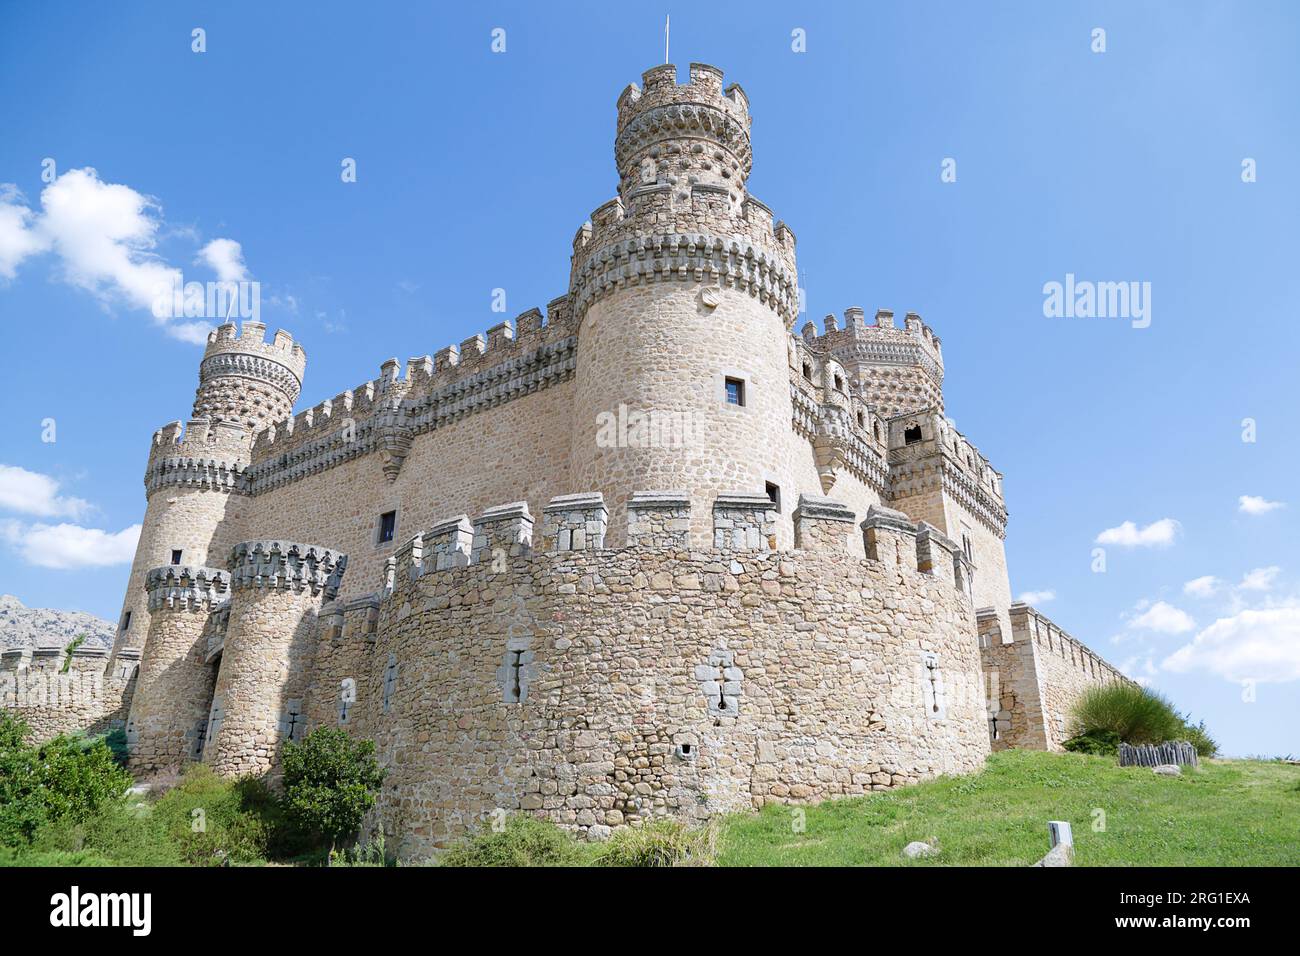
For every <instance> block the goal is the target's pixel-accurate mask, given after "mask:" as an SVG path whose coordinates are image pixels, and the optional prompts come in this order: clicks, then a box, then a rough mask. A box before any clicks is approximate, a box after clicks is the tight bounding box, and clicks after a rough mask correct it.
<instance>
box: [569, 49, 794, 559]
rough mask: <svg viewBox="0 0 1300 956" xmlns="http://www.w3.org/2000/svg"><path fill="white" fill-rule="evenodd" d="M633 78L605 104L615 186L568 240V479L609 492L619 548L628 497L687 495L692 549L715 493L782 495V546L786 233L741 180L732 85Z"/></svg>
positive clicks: (670, 75)
mask: <svg viewBox="0 0 1300 956" xmlns="http://www.w3.org/2000/svg"><path fill="white" fill-rule="evenodd" d="M642 79H643V87H642V88H638V87H637V86H635V85H632V86H629V87H628V88H627V89H626V90H625V91H624V92H623V94H622V96H620V97H619V100H618V126H617V136H616V138H615V143H614V159H615V164H616V166H617V168H618V174H619V191H618V196H617V197H616V198H615V199H613V200H611V201H610V202H608V203H606V204H605V205H603V206H601V207H600V208H599V209H597V210H596V211H595V212H593V213H592V216H591V220H590V222H588V223H585V224H584V225H583V227H582V228H581V229H580V230H579V231H578V234H577V236H576V237H575V239H574V248H573V266H572V273H571V276H570V283H569V298H570V302H571V303H572V307H573V310H574V314H575V318H576V320H577V321H578V323H579V334H578V346H577V375H576V400H575V418H574V423H573V456H574V486H575V487H577V488H596V489H599V490H601V491H603V492H605V494H606V497H607V500H608V501H609V505H610V512H611V513H610V521H609V528H610V542H611V544H613V545H615V546H617V545H619V544H622V543H623V542H624V539H625V535H626V505H627V500H628V497H629V496H630V495H631V494H633V493H634V492H637V491H665V490H673V491H679V492H680V491H684V492H687V493H688V494H689V495H690V496H691V497H692V498H693V499H695V500H696V501H697V502H698V505H697V507H695V508H694V509H693V514H694V516H695V517H694V518H693V521H694V524H693V526H692V538H693V540H694V541H695V542H696V543H697V544H699V545H705V544H707V543H708V542H710V541H711V537H712V535H711V520H712V519H711V513H710V508H709V507H707V506H705V505H706V503H707V502H708V501H710V500H711V499H712V498H713V496H714V495H716V494H717V493H718V492H730V491H746V492H759V493H762V492H765V491H767V492H770V493H771V494H773V495H781V494H782V491H783V490H784V493H785V495H786V497H787V500H786V501H784V502H782V507H781V512H782V514H781V515H780V518H779V520H778V538H779V539H780V542H781V544H782V545H783V546H787V547H788V546H790V545H791V543H792V538H793V531H792V526H791V523H790V510H791V508H792V507H793V504H794V501H795V499H796V497H797V496H796V495H795V480H794V476H795V474H796V471H797V467H798V465H797V463H796V457H797V456H796V449H795V448H794V446H793V442H792V441H788V440H786V438H785V437H784V436H785V433H786V432H787V431H789V429H781V428H779V427H777V426H779V425H780V424H781V423H787V424H788V423H789V422H790V420H791V400H790V383H789V371H788V368H789V359H788V339H789V328H790V325H791V324H792V323H793V322H794V320H795V317H796V314H797V283H796V280H795V276H796V270H795V250H794V246H795V242H794V235H793V233H792V232H791V231H790V230H789V229H788V228H786V227H785V225H784V224H780V223H778V224H776V225H774V224H773V222H772V214H771V211H770V210H768V208H767V207H766V206H764V205H763V204H762V203H761V202H759V201H758V200H756V199H754V198H753V197H752V196H750V195H748V193H747V191H746V180H747V178H748V176H749V172H750V167H751V165H752V150H751V146H750V138H749V130H750V117H749V103H748V100H747V98H746V96H745V94H744V91H742V90H741V89H740V87H739V86H736V85H732V86H730V87H728V88H726V89H725V90H724V88H723V81H722V72H721V71H720V70H718V69H716V68H715V67H712V66H707V65H704V64H700V63H693V64H691V67H690V77H689V81H688V82H687V83H684V84H679V83H677V70H676V67H674V66H672V65H664V66H658V67H655V68H654V69H652V70H649V71H647V72H646V73H645V74H644V75H643V77H642ZM804 451H805V455H806V449H805V450H804Z"/></svg>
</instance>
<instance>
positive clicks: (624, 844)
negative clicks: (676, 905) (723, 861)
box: [595, 820, 717, 866]
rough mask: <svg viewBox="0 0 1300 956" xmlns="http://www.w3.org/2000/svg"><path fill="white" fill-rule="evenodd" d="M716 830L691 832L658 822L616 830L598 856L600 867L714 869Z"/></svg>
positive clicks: (672, 822) (682, 826) (669, 822)
mask: <svg viewBox="0 0 1300 956" xmlns="http://www.w3.org/2000/svg"><path fill="white" fill-rule="evenodd" d="M716 834H717V831H716V830H715V829H714V828H713V827H707V828H705V829H691V828H690V827H688V826H686V825H685V824H684V823H679V822H677V821H676V820H656V821H654V822H653V823H646V824H643V825H642V826H638V827H625V828H623V829H621V830H616V831H615V832H614V835H613V836H612V837H610V838H609V841H608V842H607V843H606V844H605V845H604V846H603V847H601V849H600V852H599V853H598V854H597V855H596V860H595V863H596V865H597V866H710V865H712V863H713V859H714V856H715V855H716V852H717V846H716V842H717V840H716Z"/></svg>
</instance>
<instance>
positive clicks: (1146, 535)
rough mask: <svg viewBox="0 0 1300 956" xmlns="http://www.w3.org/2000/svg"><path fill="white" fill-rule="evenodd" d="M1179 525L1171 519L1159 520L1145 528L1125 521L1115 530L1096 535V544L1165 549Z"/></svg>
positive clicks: (1174, 536) (1172, 541)
mask: <svg viewBox="0 0 1300 956" xmlns="http://www.w3.org/2000/svg"><path fill="white" fill-rule="evenodd" d="M1180 527H1181V525H1179V523H1178V522H1177V521H1175V520H1174V519H1173V518H1161V519H1160V520H1159V521H1153V522H1151V524H1149V525H1147V526H1146V527H1145V528H1138V526H1137V525H1136V524H1134V523H1133V522H1132V521H1125V522H1124V523H1123V524H1121V525H1119V527H1116V528H1107V529H1106V530H1105V531H1103V532H1102V533H1101V534H1099V535H1097V540H1096V543H1097V544H1116V545H1119V546H1120V547H1124V548H1151V547H1156V548H1165V547H1168V546H1169V545H1171V544H1173V543H1174V539H1175V538H1176V537H1177V536H1178V531H1179V528H1180Z"/></svg>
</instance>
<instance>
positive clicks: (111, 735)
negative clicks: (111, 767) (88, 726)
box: [68, 727, 129, 768]
mask: <svg viewBox="0 0 1300 956" xmlns="http://www.w3.org/2000/svg"><path fill="white" fill-rule="evenodd" d="M68 739H69V740H71V741H72V742H73V744H75V745H76V747H77V748H78V749H80V750H89V749H90V748H91V747H94V746H96V745H98V744H103V745H104V746H105V747H107V748H108V752H109V753H110V754H112V755H113V762H114V763H116V764H117V765H118V766H119V767H122V768H125V767H126V761H127V757H128V755H129V752H128V750H127V746H126V731H125V730H123V729H122V728H121V727H116V728H114V729H113V730H110V731H107V732H105V733H102V734H85V733H82V732H80V731H77V732H76V733H72V734H69V735H68Z"/></svg>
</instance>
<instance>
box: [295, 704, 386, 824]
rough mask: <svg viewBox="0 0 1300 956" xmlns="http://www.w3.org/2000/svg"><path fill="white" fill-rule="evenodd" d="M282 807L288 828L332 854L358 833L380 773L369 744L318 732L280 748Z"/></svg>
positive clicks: (338, 733) (331, 731) (340, 732)
mask: <svg viewBox="0 0 1300 956" xmlns="http://www.w3.org/2000/svg"><path fill="white" fill-rule="evenodd" d="M283 760H284V806H285V811H286V813H287V816H288V819H289V822H291V823H292V824H293V825H295V826H297V827H298V828H299V829H300V830H301V831H302V832H303V833H305V834H309V835H310V836H312V837H313V838H315V839H316V840H317V841H319V842H321V843H324V842H328V843H329V845H330V848H331V849H332V848H333V847H334V845H335V844H336V843H338V841H339V840H342V839H346V838H347V837H350V836H352V835H353V834H355V833H356V832H357V831H358V830H360V829H361V822H362V820H364V819H365V815H366V813H367V812H368V811H369V810H370V808H371V807H373V806H374V805H375V795H376V794H377V793H378V792H379V786H380V784H382V783H383V780H384V771H383V770H382V769H381V768H380V766H379V764H378V762H377V761H376V760H375V744H374V741H371V740H353V739H352V738H351V737H350V736H349V735H348V733H347V731H345V730H335V729H334V728H331V727H320V728H318V729H316V730H313V731H312V732H311V733H310V734H308V735H307V737H306V739H305V740H303V742H302V743H301V744H298V743H294V742H293V741H289V742H287V743H286V744H285V745H284V758H283Z"/></svg>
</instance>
